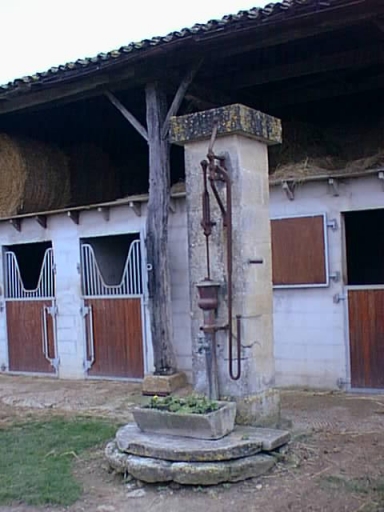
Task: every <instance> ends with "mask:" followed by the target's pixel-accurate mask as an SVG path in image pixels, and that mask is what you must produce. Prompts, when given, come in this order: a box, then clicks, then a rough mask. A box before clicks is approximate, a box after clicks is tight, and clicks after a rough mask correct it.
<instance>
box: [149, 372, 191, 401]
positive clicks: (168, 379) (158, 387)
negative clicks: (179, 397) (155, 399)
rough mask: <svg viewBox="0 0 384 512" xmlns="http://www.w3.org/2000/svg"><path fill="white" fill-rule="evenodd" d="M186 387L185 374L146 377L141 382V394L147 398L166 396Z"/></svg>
mask: <svg viewBox="0 0 384 512" xmlns="http://www.w3.org/2000/svg"><path fill="white" fill-rule="evenodd" d="M186 385H187V377H186V375H185V373H183V372H178V373H174V374H173V375H146V376H145V377H144V380H143V386H142V393H143V395H148V396H154V395H158V396H167V395H170V394H171V393H173V392H174V391H176V390H177V389H180V388H183V387H184V386H186Z"/></svg>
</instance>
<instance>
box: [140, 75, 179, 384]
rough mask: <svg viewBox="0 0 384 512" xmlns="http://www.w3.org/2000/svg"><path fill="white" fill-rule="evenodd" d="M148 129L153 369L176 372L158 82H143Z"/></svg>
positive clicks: (165, 144)
mask: <svg viewBox="0 0 384 512" xmlns="http://www.w3.org/2000/svg"><path fill="white" fill-rule="evenodd" d="M145 95H146V105H147V132H148V146H149V201H148V211H147V238H146V249H147V261H148V264H149V265H150V268H151V270H150V271H149V272H148V286H149V308H150V316H151V332H152V344H153V352H154V364H155V373H156V374H157V375H167V374H168V375H169V374H172V373H174V372H175V369H176V364H175V356H174V352H173V347H172V340H173V328H172V309H171V288H170V271H169V264H168V262H169V258H168V215H169V198H170V150H171V145H170V142H169V140H168V137H166V138H164V136H163V126H164V122H165V120H166V117H167V98H166V95H165V93H164V91H163V90H161V88H160V87H159V84H157V83H151V84H148V85H147V86H146V89H145Z"/></svg>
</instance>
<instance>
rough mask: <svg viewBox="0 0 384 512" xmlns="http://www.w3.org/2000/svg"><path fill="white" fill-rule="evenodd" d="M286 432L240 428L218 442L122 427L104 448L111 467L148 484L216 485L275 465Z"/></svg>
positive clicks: (264, 470)
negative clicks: (277, 450) (275, 451)
mask: <svg viewBox="0 0 384 512" xmlns="http://www.w3.org/2000/svg"><path fill="white" fill-rule="evenodd" d="M289 440H290V434H289V432H287V431H284V430H275V429H267V428H254V427H240V426H237V427H236V428H235V430H234V431H233V432H232V433H231V434H228V435H227V436H225V437H223V438H221V439H217V440H214V441H208V440H199V439H192V438H185V437H179V436H166V435H158V434H149V433H145V432H141V430H139V428H138V427H137V426H136V425H135V424H134V423H131V424H128V425H125V426H124V427H122V428H121V429H120V430H119V431H118V432H117V435H116V439H115V440H114V441H113V442H111V443H109V444H108V445H107V447H106V449H105V456H106V458H107V460H108V462H109V464H110V466H111V467H112V468H113V469H114V470H115V471H116V472H118V473H125V474H129V475H131V476H133V477H134V478H137V479H138V480H142V481H144V482H148V483H155V482H172V481H174V482H177V483H179V484H185V485H215V484H219V483H222V482H239V481H240V480H246V479H248V478H254V477H257V476H260V475H263V474H264V473H266V472H267V471H269V470H270V469H271V468H272V466H273V465H274V464H275V462H276V459H275V457H274V456H273V455H272V454H271V453H266V452H273V450H275V449H276V448H279V447H280V446H282V445H284V444H286V443H288V442H289Z"/></svg>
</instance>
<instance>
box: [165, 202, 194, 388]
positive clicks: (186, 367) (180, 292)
mask: <svg viewBox="0 0 384 512" xmlns="http://www.w3.org/2000/svg"><path fill="white" fill-rule="evenodd" d="M169 248H170V249H169V259H170V267H171V294H172V311H173V339H174V344H173V346H174V349H175V352H176V359H177V364H178V369H179V370H181V371H183V372H185V373H186V374H187V377H188V380H189V382H192V342H191V314H190V300H189V271H188V229H187V203H186V201H185V199H182V200H179V201H178V202H177V203H176V212H175V213H173V214H171V215H170V217H169Z"/></svg>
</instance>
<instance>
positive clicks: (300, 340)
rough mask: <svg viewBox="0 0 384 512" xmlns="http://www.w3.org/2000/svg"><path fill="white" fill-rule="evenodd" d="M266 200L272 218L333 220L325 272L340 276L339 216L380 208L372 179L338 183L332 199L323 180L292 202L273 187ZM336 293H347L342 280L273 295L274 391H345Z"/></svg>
mask: <svg viewBox="0 0 384 512" xmlns="http://www.w3.org/2000/svg"><path fill="white" fill-rule="evenodd" d="M270 198H271V202H270V212H271V217H279V216H294V215H306V214H319V213H326V215H327V218H328V219H329V220H331V219H335V220H336V221H337V225H338V229H337V230H336V231H333V230H331V229H329V228H328V230H327V235H328V251H329V270H330V272H331V273H332V272H336V271H338V272H340V273H341V274H342V273H343V270H345V268H344V267H345V264H344V261H343V249H342V248H343V243H344V242H343V237H344V233H343V216H342V212H346V211H352V210H364V209H370V208H383V207H384V201H383V199H384V196H383V190H382V188H381V184H380V182H379V180H378V178H377V175H372V176H369V177H364V178H358V179H350V180H344V181H343V182H341V183H339V196H334V195H333V194H332V192H331V191H330V190H329V187H328V184H327V183H326V182H325V181H324V182H312V183H304V184H302V185H301V186H300V187H297V188H296V190H295V199H294V200H293V201H289V200H288V198H287V197H286V195H285V192H284V191H283V190H282V189H281V188H280V187H272V188H271V191H270ZM336 294H340V295H342V296H345V295H346V294H347V289H346V286H345V285H344V283H343V280H342V279H341V280H340V282H338V283H335V282H333V281H331V282H330V285H329V287H326V288H307V289H303V288H296V289H292V288H291V289H289V288H287V289H275V290H274V340H275V364H276V383H277V385H278V386H282V387H285V386H300V387H303V386H308V387H313V388H333V389H335V388H337V387H338V386H339V385H340V383H341V384H342V385H343V386H344V387H345V386H346V387H348V386H349V383H350V361H349V333H348V316H347V309H348V303H347V301H346V300H342V301H340V302H339V303H334V301H333V297H334V295H336Z"/></svg>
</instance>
